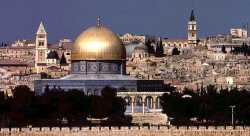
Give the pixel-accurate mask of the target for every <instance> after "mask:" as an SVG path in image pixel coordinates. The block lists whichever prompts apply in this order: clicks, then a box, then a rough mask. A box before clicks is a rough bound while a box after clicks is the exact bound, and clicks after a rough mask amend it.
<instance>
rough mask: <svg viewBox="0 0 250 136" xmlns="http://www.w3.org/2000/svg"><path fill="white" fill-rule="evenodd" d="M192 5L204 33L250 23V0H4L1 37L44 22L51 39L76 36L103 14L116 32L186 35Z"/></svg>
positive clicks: (28, 31) (21, 34)
mask: <svg viewBox="0 0 250 136" xmlns="http://www.w3.org/2000/svg"><path fill="white" fill-rule="evenodd" d="M192 1H195V2H192ZM192 8H194V9H195V14H196V15H197V16H198V17H197V18H198V24H199V29H200V32H199V34H200V36H205V35H210V34H217V33H227V32H228V31H229V29H230V28H231V27H234V26H241V25H242V24H243V23H247V22H250V0H1V1H0V41H12V40H16V39H23V38H28V39H31V38H33V37H34V33H35V32H36V30H37V27H38V25H39V23H40V21H41V20H42V21H44V24H45V27H46V29H47V32H48V33H49V40H50V41H51V42H54V41H57V40H59V39H60V38H63V37H68V38H71V39H75V37H76V36H77V35H78V34H79V33H80V32H81V31H83V30H84V29H86V28H87V27H89V26H92V25H95V24H96V17H97V16H101V17H102V22H103V24H104V25H106V26H108V27H109V28H111V29H112V30H113V31H114V32H116V33H121V34H123V33H126V32H131V33H136V34H150V35H157V36H162V37H170V38H182V37H186V24H187V20H188V17H189V16H190V11H191V9H192Z"/></svg>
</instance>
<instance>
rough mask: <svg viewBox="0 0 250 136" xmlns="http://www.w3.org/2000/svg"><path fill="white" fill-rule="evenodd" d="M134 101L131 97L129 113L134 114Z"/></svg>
mask: <svg viewBox="0 0 250 136" xmlns="http://www.w3.org/2000/svg"><path fill="white" fill-rule="evenodd" d="M134 101H135V96H131V113H132V114H134Z"/></svg>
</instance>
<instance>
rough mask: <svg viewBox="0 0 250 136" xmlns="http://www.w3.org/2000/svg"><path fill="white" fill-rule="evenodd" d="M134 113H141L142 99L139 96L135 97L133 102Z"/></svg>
mask: <svg viewBox="0 0 250 136" xmlns="http://www.w3.org/2000/svg"><path fill="white" fill-rule="evenodd" d="M134 105H135V107H134V111H135V112H142V111H143V110H142V105H143V99H142V97H141V96H136V97H135V101H134Z"/></svg>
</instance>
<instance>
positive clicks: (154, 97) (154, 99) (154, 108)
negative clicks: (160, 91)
mask: <svg viewBox="0 0 250 136" xmlns="http://www.w3.org/2000/svg"><path fill="white" fill-rule="evenodd" d="M156 98H157V96H153V113H155V110H156V104H157V103H156Z"/></svg>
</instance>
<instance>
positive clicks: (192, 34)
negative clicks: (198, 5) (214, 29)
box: [188, 10, 198, 47]
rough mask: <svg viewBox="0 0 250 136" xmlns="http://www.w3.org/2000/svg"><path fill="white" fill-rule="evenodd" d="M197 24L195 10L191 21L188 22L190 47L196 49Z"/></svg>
mask: <svg viewBox="0 0 250 136" xmlns="http://www.w3.org/2000/svg"><path fill="white" fill-rule="evenodd" d="M197 31H198V30H197V22H196V18H195V15H194V10H192V12H191V15H190V18H189V21H188V45H189V46H191V47H195V46H196V45H197V40H198V37H197Z"/></svg>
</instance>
